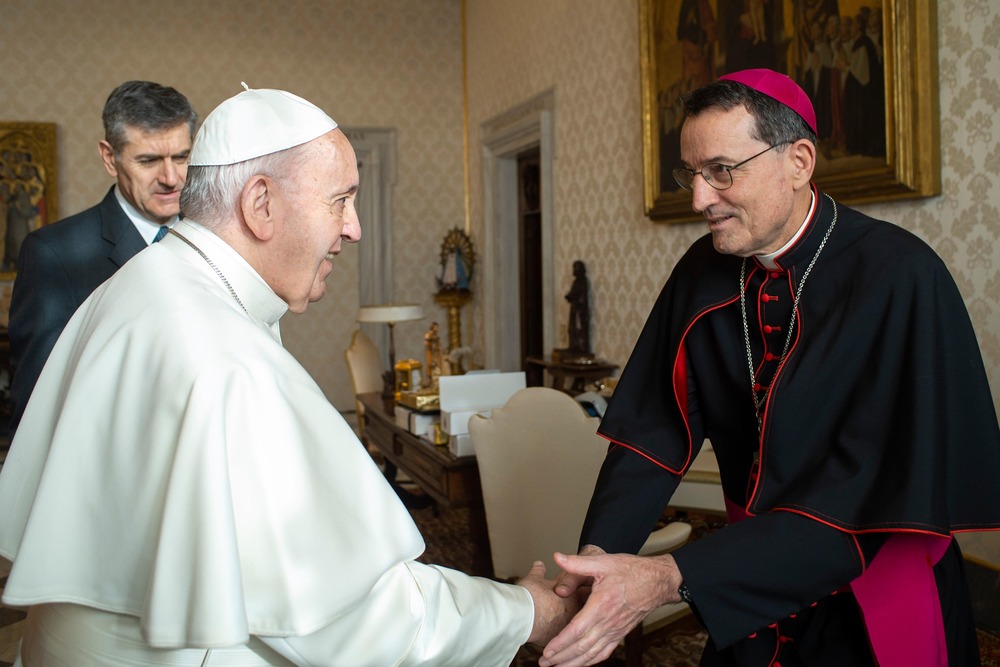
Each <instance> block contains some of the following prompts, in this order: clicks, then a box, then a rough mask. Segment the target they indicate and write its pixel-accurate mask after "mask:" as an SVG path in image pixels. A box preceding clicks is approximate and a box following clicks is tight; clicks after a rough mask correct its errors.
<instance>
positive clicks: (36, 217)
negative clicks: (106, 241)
mask: <svg viewBox="0 0 1000 667" xmlns="http://www.w3.org/2000/svg"><path fill="white" fill-rule="evenodd" d="M56 176H57V173H56V126H55V123H9V122H0V280H13V279H14V277H15V275H16V274H17V255H18V252H19V251H20V247H21V241H23V240H24V237H25V236H27V235H28V234H29V233H30V232H32V231H34V230H36V229H38V228H39V227H41V226H42V225H45V224H48V223H50V222H55V221H56V220H58V219H59V217H58V207H59V191H58V187H57V178H56Z"/></svg>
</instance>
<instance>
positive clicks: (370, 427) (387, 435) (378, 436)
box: [365, 419, 393, 451]
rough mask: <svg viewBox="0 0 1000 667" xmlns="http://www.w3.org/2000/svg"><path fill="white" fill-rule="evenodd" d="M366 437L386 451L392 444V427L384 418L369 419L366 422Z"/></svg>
mask: <svg viewBox="0 0 1000 667" xmlns="http://www.w3.org/2000/svg"><path fill="white" fill-rule="evenodd" d="M365 437H366V438H368V440H369V442H372V444H374V445H375V446H376V447H378V448H379V449H381V450H383V451H384V450H386V449H389V448H390V447H391V445H392V439H393V432H392V428H391V427H390V426H389V425H388V424H386V423H385V422H384V421H382V420H379V419H369V420H367V421H366V422H365Z"/></svg>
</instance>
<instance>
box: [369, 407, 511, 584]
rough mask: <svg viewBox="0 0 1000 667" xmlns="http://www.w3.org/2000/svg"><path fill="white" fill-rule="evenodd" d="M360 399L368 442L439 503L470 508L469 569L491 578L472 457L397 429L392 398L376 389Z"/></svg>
mask: <svg viewBox="0 0 1000 667" xmlns="http://www.w3.org/2000/svg"><path fill="white" fill-rule="evenodd" d="M358 400H359V401H361V403H362V404H363V405H364V406H365V436H366V437H367V440H368V442H369V444H371V445H372V446H373V447H375V448H376V449H378V450H379V452H381V454H382V456H384V457H385V459H386V460H387V461H388V462H390V463H392V464H393V465H395V466H396V467H397V468H398V469H400V470H402V471H403V472H405V473H406V474H407V475H409V477H410V478H411V479H412V480H413V481H414V482H415V483H416V484H417V485H418V486H419V487H420V488H421V489H423V491H424V492H425V493H427V495H429V496H431V497H432V498H434V500H436V501H437V502H438V503H439V504H440V505H441V506H442V507H444V508H446V509H450V508H455V507H467V508H468V509H469V536H470V538H471V539H472V544H473V554H474V556H473V572H472V574H475V575H478V576H482V577H492V576H493V558H492V556H491V555H490V538H489V533H488V532H487V530H486V511H485V509H484V508H483V491H482V488H481V486H480V484H479V468H478V467H477V465H476V457H474V456H459V457H455V456H452V455H451V452H449V451H448V447H447V446H445V445H432V444H431V443H429V442H427V441H426V440H424V439H423V438H421V437H418V436H415V435H413V434H412V433H410V432H409V431H407V430H406V429H404V428H400V427H399V426H397V425H396V417H395V412H394V410H395V405H394V402H393V401H392V400H385V399H383V398H382V395H381V394H380V393H370V394H360V395H359V396H358ZM391 481H392V480H390V482H391Z"/></svg>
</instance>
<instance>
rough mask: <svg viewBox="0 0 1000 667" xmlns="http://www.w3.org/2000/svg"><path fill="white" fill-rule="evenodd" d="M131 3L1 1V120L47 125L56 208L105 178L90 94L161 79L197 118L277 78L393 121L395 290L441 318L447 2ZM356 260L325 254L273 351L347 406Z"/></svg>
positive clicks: (456, 67)
mask: <svg viewBox="0 0 1000 667" xmlns="http://www.w3.org/2000/svg"><path fill="white" fill-rule="evenodd" d="M141 6H142V10H141V11H137V9H136V7H137V4H136V3H134V2H131V1H130V0H2V2H0V44H3V48H2V49H0V120H4V121H47V122H55V123H57V126H58V128H57V129H58V145H59V155H58V169H59V181H60V182H59V188H60V213H61V214H62V215H64V216H65V215H69V214H72V213H75V212H77V211H80V210H82V209H84V208H87V207H89V206H92V205H94V204H95V203H97V202H98V201H99V200H100V198H101V197H103V195H104V193H105V192H106V190H107V188H108V187H110V185H111V179H110V177H108V176H107V174H106V173H105V172H104V170H103V168H102V167H101V165H100V160H99V159H98V155H97V149H96V147H97V142H98V141H99V140H100V139H101V138H102V137H103V130H102V126H101V119H100V115H101V109H102V107H103V105H104V101H105V99H106V98H107V95H108V93H109V92H111V90H112V89H113V88H114V87H115V86H117V85H118V84H119V83H121V82H122V81H125V80H128V79H150V80H153V81H157V82H159V83H163V84H167V85H172V86H174V87H176V88H177V89H178V90H180V91H181V92H183V93H184V94H185V95H187V96H188V98H189V99H190V100H191V102H192V104H194V106H195V108H196V109H197V110H198V112H199V113H200V114H201V116H202V117H204V116H205V115H207V114H208V112H209V111H210V110H211V109H212V108H214V107H215V106H216V105H217V104H218V103H219V102H221V101H222V100H224V99H226V98H228V97H230V96H232V95H234V94H236V93H238V92H239V91H240V90H241V88H240V81H246V82H247V83H248V84H249V85H250V86H252V87H257V88H269V87H271V88H284V89H287V90H289V91H291V92H294V93H296V94H298V95H301V96H303V97H305V98H306V99H308V100H310V101H312V102H314V103H316V104H318V105H319V106H320V107H322V108H324V109H325V110H327V111H328V112H329V113H330V115H331V116H332V117H333V118H334V119H336V120H337V121H338V122H339V123H340V124H341V125H343V126H345V127H351V126H354V127H386V128H396V130H397V147H396V150H397V164H398V170H397V171H398V173H397V174H396V190H395V192H396V200H395V226H394V229H393V246H394V248H395V253H396V258H397V261H396V262H395V290H394V294H393V297H394V299H395V300H396V301H412V302H417V303H421V304H423V305H424V309H425V312H427V313H428V314H429V316H430V317H437V318H439V319H442V321H443V317H444V314H443V311H442V310H441V309H440V308H439V307H438V306H436V305H435V304H434V302H433V300H432V298H431V295H432V293H433V291H434V289H435V282H434V277H435V275H436V274H437V268H438V266H437V253H438V250H439V247H440V243H441V239H442V238H443V237H444V234H445V232H446V231H447V230H448V229H450V228H451V227H454V226H455V225H459V226H461V225H463V224H464V219H465V211H464V192H465V190H464V177H463V175H462V174H463V169H464V165H463V158H462V102H461V100H462V88H461V79H462V77H461V67H462V59H461V27H460V26H461V6H460V4H459V3H458V1H457V0H419V1H416V2H411V1H409V0H286V2H281V3H276V2H271V1H265V0H212V1H211V2H198V1H197V0H174V1H173V2H169V3H142V5H141ZM363 185H364V184H362V187H363ZM362 217H363V212H362ZM363 228H364V220H362V229H363ZM362 234H363V232H362ZM362 242H364V240H363V241H362ZM356 255H357V251H356V248H348V249H347V250H346V251H345V252H344V253H343V254H342V256H341V257H340V259H338V261H337V262H335V268H334V273H333V274H332V275H331V276H330V278H329V279H328V281H327V286H328V293H327V294H328V295H327V297H326V298H325V299H324V300H323V301H321V302H319V303H317V304H314V305H313V306H312V307H311V308H310V309H309V311H307V312H306V314H305V315H301V316H289V317H287V318H285V320H284V321H283V322H282V332H283V336H284V340H285V345H286V347H288V349H289V350H291V351H292V352H293V354H295V355H296V356H297V357H298V358H299V359H300V360H301V361H302V362H303V364H304V365H306V367H307V368H309V370H310V371H311V372H312V374H313V376H314V377H315V378H316V380H317V381H318V382H319V384H320V386H322V387H323V389H324V391H325V392H326V394H327V396H328V398H330V399H331V401H333V403H334V404H335V405H337V406H338V407H340V408H342V409H347V408H353V398H352V391H351V385H350V381H349V379H348V376H347V371H346V368H345V366H344V355H343V351H344V349H345V348H346V347H347V345H348V343H349V340H350V333H351V331H353V330H354V329H355V328H356V326H357V325H356V323H355V321H354V318H355V315H356V313H357V308H358V305H359V304H358V287H357V286H358V277H357V271H358V270H357V256H356ZM3 287H7V286H0V294H2V291H3ZM8 299H9V296H8ZM3 311H4V312H6V307H4V308H3ZM425 329H426V323H406V324H403V325H400V326H398V327H397V340H396V347H397V351H398V353H399V356H402V355H403V354H406V355H410V354H417V353H418V352H419V350H420V349H422V344H423V341H422V335H423V331H424V330H425Z"/></svg>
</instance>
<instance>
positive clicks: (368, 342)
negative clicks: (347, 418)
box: [344, 329, 382, 440]
mask: <svg viewBox="0 0 1000 667" xmlns="http://www.w3.org/2000/svg"><path fill="white" fill-rule="evenodd" d="M344 359H345V360H346V362H347V372H348V373H350V374H351V386H352V387H353V388H354V396H355V399H354V406H355V409H356V410H357V415H358V435H359V436H360V437H361V439H362V440H364V432H365V406H364V405H362V404H361V401H359V400H357V396H358V394H367V393H369V392H373V391H382V355H381V353H380V352H379V349H378V347H376V345H375V343H373V342H372V339H371V338H369V337H368V335H367V334H366V333H365V332H364V331H362V330H361V329H358V330H356V331H355V332H354V334H353V335H352V336H351V344H350V345H349V346H348V348H347V349H346V350H345V351H344Z"/></svg>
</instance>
